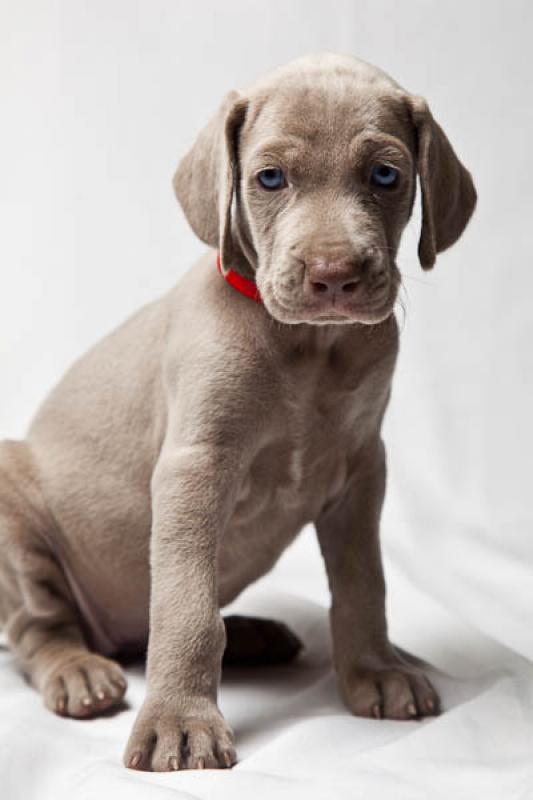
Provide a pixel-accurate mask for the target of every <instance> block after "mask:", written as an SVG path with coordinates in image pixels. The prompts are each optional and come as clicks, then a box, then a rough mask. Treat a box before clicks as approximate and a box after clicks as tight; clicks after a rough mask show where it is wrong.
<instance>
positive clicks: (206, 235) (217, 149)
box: [173, 92, 248, 268]
mask: <svg viewBox="0 0 533 800" xmlns="http://www.w3.org/2000/svg"><path fill="white" fill-rule="evenodd" d="M247 107H248V101H247V100H246V99H245V98H243V97H242V96H241V95H239V94H238V92H230V93H229V94H228V95H227V96H226V97H225V99H224V101H223V103H222V105H221V107H220V108H219V110H218V112H217V113H216V114H215V116H214V117H213V118H212V119H211V121H210V122H209V123H208V125H206V127H205V128H204V129H203V131H202V132H201V133H200V135H199V136H198V138H197V139H196V142H195V143H194V145H193V146H192V148H191V149H190V150H189V152H188V153H187V155H186V156H184V158H183V159H182V160H181V162H180V164H179V166H178V169H177V170H176V173H175V175H174V180H173V185H174V191H175V193H176V197H177V198H178V202H179V203H180V205H181V207H182V209H183V211H184V213H185V216H186V217H187V221H188V223H189V225H190V226H191V228H192V229H193V231H194V232H195V234H196V235H197V236H198V238H199V239H201V240H202V241H203V242H205V243H206V244H208V245H209V246H210V247H214V248H217V249H218V250H219V252H220V259H221V262H222V266H223V267H224V265H226V268H229V267H230V266H231V264H232V261H233V258H234V256H235V248H236V247H238V245H237V244H236V243H234V242H233V238H232V232H231V206H232V201H233V193H234V188H235V181H236V178H237V171H238V164H237V138H238V131H239V128H240V126H241V125H242V123H243V122H244V118H245V116H246V110H247Z"/></svg>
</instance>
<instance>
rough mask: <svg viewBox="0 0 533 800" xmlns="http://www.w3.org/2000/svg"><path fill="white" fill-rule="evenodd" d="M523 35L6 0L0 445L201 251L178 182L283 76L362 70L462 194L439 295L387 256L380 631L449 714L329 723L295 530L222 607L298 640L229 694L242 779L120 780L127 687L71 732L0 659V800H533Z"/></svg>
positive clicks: (516, 18) (528, 121)
mask: <svg viewBox="0 0 533 800" xmlns="http://www.w3.org/2000/svg"><path fill="white" fill-rule="evenodd" d="M532 23H533V4H531V3H530V2H529V0H515V1H514V2H513V3H503V2H498V0H492V1H491V0H485V2H483V3H481V2H470V3H465V2H464V0H447V2H445V3H444V2H442V1H441V0H411V1H410V2H409V3H398V2H395V1H394V0H336V2H334V3H332V2H330V0H291V2H289V3H287V2H286V0H228V2H218V0H195V2H194V3H193V2H189V0H140V1H139V2H137V3H131V1H130V0H94V1H93V2H91V3H90V4H87V3H84V2H78V1H77V0H24V2H17V3H9V2H7V1H6V2H3V3H0V52H1V53H2V66H3V68H2V69H1V70H0V81H1V84H0V87H1V92H2V97H1V100H2V103H1V112H0V113H1V114H2V119H1V130H2V146H1V147H0V175H1V179H0V214H1V219H2V236H1V237H0V263H1V264H2V291H1V292H0V437H1V438H3V437H5V436H16V435H22V434H23V431H24V429H25V427H26V425H27V423H28V420H29V418H30V416H31V414H32V413H33V412H34V410H35V408H36V406H37V404H38V402H39V401H40V400H41V398H42V397H43V395H44V393H45V391H46V390H47V389H48V388H49V387H50V386H51V384H52V383H53V382H55V381H56V380H57V379H58V377H59V376H60V375H61V374H62V372H63V371H64V370H65V368H66V367H67V365H68V364H69V363H70V362H71V361H72V360H73V359H74V358H75V357H77V356H78V355H79V354H80V353H81V352H83V351H84V350H85V349H87V347H88V346H89V345H90V344H91V343H92V342H93V341H95V340H96V339H98V338H99V337H100V336H102V335H103V334H104V333H105V332H106V331H107V330H109V329H110V328H112V327H113V326H115V325H116V324H117V323H118V322H119V321H120V320H121V319H122V318H123V317H124V316H126V315H127V314H129V313H130V312H131V311H133V310H134V309H135V308H136V307H138V306H139V305H141V304H142V303H144V302H146V301H148V300H150V299H151V298H152V297H154V296H155V295H156V294H157V293H158V292H161V291H164V290H165V289H166V288H167V287H169V286H170V285H172V284H173V283H174V282H175V280H176V279H177V277H178V276H179V274H180V272H181V271H182V270H183V269H184V268H185V267H186V266H187V265H188V264H190V263H191V261H192V259H193V258H194V257H195V256H196V254H197V253H199V252H200V251H201V249H202V248H201V246H200V245H199V244H198V243H197V242H196V241H195V240H194V237H193V236H192V234H191V233H190V231H189V230H188V229H187V226H186V224H185V222H184V220H183V218H182V217H181V216H180V215H179V214H178V212H177V209H176V206H175V202H174V199H173V198H172V194H171V191H170V186H169V183H170V176H171V174H172V170H173V168H174V165H175V164H176V162H177V159H178V157H179V154H180V153H183V152H184V150H185V148H186V147H187V146H188V144H189V143H190V142H191V141H192V139H193V137H194V135H195V134H196V132H197V131H198V129H199V127H200V125H202V124H203V123H204V122H205V120H206V119H207V117H208V116H209V115H210V113H211V112H212V111H213V110H214V109H215V108H216V106H217V105H218V103H219V101H220V98H221V97H222V96H223V94H224V93H225V92H226V91H227V90H228V89H230V88H232V87H235V86H237V87H238V86H242V85H243V84H246V83H248V82H249V81H250V80H251V79H253V78H254V77H255V76H257V75H259V74H261V73H263V72H265V71H266V70H268V69H270V68H271V67H272V66H274V65H275V64H277V63H281V62H284V61H286V60H288V59H289V58H292V57H293V56H296V55H298V54H301V53H305V52H312V51H316V50H321V49H336V50H341V51H346V52H352V53H355V54H357V55H359V56H361V57H363V58H366V59H368V60H369V61H371V62H373V63H376V64H379V65H381V66H382V67H384V68H385V69H387V70H388V71H389V72H390V73H391V74H392V75H393V76H394V77H395V78H397V79H398V80H399V81H400V82H401V83H402V84H404V85H405V86H406V87H407V88H408V89H411V90H412V91H415V92H417V93H419V94H423V95H425V96H426V97H427V98H428V100H429V102H430V105H431V107H432V110H433V112H434V115H435V117H436V118H437V119H438V120H439V122H440V123H441V124H442V125H443V127H444V129H445V130H446V132H447V133H448V135H449V137H450V139H451V141H452V143H453V145H454V146H455V147H456V149H457V152H458V154H459V155H460V156H461V157H462V158H463V159H464V161H465V163H466V164H467V166H468V167H469V168H470V169H471V170H472V173H473V175H474V177H475V181H476V185H477V187H478V191H479V207H478V210H477V212H476V216H475V219H474V221H473V222H472V224H471V225H470V227H469V229H468V231H467V233H466V234H465V236H464V237H463V238H462V239H461V241H460V242H459V243H458V245H457V246H456V247H455V248H453V249H452V250H451V251H450V252H449V253H446V254H444V255H442V256H441V257H440V258H439V259H438V262H437V266H436V268H435V270H434V272H432V273H430V274H423V273H422V272H421V271H420V269H419V267H418V265H417V263H416V243H417V236H418V225H417V221H416V219H415V221H414V222H413V224H412V225H411V226H410V227H409V228H408V230H407V231H406V235H405V239H404V245H403V247H402V252H401V257H400V266H401V268H402V272H403V273H404V274H405V276H406V277H405V286H406V292H405V294H404V298H403V299H404V304H405V306H406V313H405V321H404V324H403V333H402V348H401V354H400V359H399V365H398V371H397V376H396V380H395V384H394V392H393V400H392V405H391V409H390V412H389V414H388V416H387V420H386V430H385V434H386V440H387V445H388V452H389V465H390V481H389V491H388V497H387V504H386V509H385V514H384V520H383V538H384V548H385V553H386V556H387V562H386V563H387V572H388V577H389V582H388V585H389V594H388V601H389V618H390V624H391V631H392V634H393V638H394V640H395V641H396V642H397V643H398V644H400V645H402V646H403V647H405V648H407V649H409V650H411V651H413V652H415V653H416V654H417V655H420V656H423V657H425V658H426V659H428V660H429V661H431V662H432V663H433V664H434V665H435V666H436V667H437V668H438V670H439V672H438V673H437V674H436V675H435V676H434V679H435V683H436V685H437V687H438V688H439V690H440V692H441V694H442V698H443V704H444V709H445V713H444V714H443V715H442V716H441V717H439V718H438V719H436V720H432V721H428V722H424V723H421V724H419V723H395V722H375V721H365V720H360V719H355V718H351V717H350V716H349V715H348V714H347V712H346V711H345V710H344V709H343V708H342V705H341V703H340V700H339V699H338V696H337V694H336V690H335V687H334V681H333V678H332V674H331V671H330V666H329V661H328V658H327V647H326V643H327V625H326V611H325V607H326V605H327V591H326V586H325V580H324V577H323V570H322V567H321V564H320V557H319V555H318V552H317V548H316V545H315V544H314V543H313V537H312V536H311V534H310V533H309V532H307V533H306V534H304V536H303V538H302V539H301V540H300V541H298V542H297V543H296V545H295V547H293V548H292V549H291V551H290V552H289V553H288V554H287V556H286V557H285V558H284V559H283V561H282V562H281V564H280V565H279V566H278V567H277V569H276V570H275V572H274V573H273V574H272V575H271V576H269V577H268V578H267V579H265V580H264V581H263V582H262V585H261V586H258V587H253V588H252V589H250V590H249V591H248V592H247V593H246V596H245V597H243V598H242V600H241V601H239V602H240V603H242V606H240V607H249V608H251V609H254V610H256V611H257V612H258V613H261V614H262V615H265V616H268V615H272V616H275V615H276V614H277V615H278V616H280V617H283V618H285V619H286V620H287V621H288V622H291V623H292V624H293V625H294V627H295V629H297V630H298V631H299V632H300V634H301V636H302V637H303V638H304V640H305V643H306V646H307V651H306V654H305V656H304V657H303V659H302V661H301V663H300V664H295V665H294V666H293V667H291V668H290V669H289V668H287V669H284V670H276V671H274V670H271V671H267V672H265V671H263V672H256V673H251V672H246V673H244V672H243V673H240V674H239V675H236V674H234V675H232V676H231V677H228V676H227V677H226V678H225V680H224V684H223V687H222V693H221V704H222V708H223V710H224V711H225V712H226V714H227V717H228V720H229V722H230V724H232V725H233V726H234V728H235V730H236V735H237V745H238V750H239V755H240V759H241V760H240V762H239V765H238V766H237V767H236V768H235V769H234V770H232V771H231V772H222V773H214V772H205V773H203V774H202V773H189V774H177V775H175V774H174V775H167V776H158V775H147V774H135V773H132V772H129V771H126V770H125V769H124V768H123V767H122V766H121V761H120V757H121V753H122V750H123V747H124V744H125V742H126V739H127V736H128V732H129V729H130V726H131V724H132V721H133V716H134V710H135V708H137V707H138V705H139V703H140V701H141V698H142V694H143V679H142V675H141V673H140V672H139V670H137V671H135V670H134V671H130V675H129V677H130V681H131V689H130V692H129V695H128V697H129V700H130V702H131V705H132V708H131V709H130V710H128V711H125V712H124V713H120V714H118V715H116V716H114V717H109V718H106V719H102V720H96V721H91V722H75V721H65V720H60V719H57V718H54V717H53V716H52V715H50V714H49V713H48V712H46V711H45V710H44V709H43V708H42V706H41V702H40V699H39V698H38V697H37V695H36V694H35V693H34V692H33V691H32V690H31V689H30V688H28V687H27V686H26V685H25V684H24V682H23V680H22V679H21V677H20V676H19V674H18V672H17V671H16V667H15V665H14V664H13V660H12V657H11V656H10V654H9V653H8V652H7V651H4V652H1V653H0V798H1V800H18V798H24V800H34V798H35V800H48V798H53V799H54V800H63V799H65V800H66V798H69V800H70V798H76V800H89V798H90V799H91V800H92V798H97V797H105V798H108V797H112V798H115V799H116V800H119V798H122V797H124V798H126V797H127V798H132V799H133V800H135V798H137V797H138V798H142V800H149V799H150V798H152V797H158V798H166V797H167V796H168V797H169V798H170V797H172V798H179V797H182V798H189V800H190V798H215V797H216V798H217V800H223V798H226V797H228V798H229V797H231V798H232V800H240V798H247V799H248V798H250V797H252V798H254V800H260V799H261V798H263V797H264V798H267V797H268V798H272V797H274V798H275V799H276V800H285V798H291V800H294V798H300V797H301V798H306V800H314V798H328V799H329V798H335V800H337V798H339V799H340V800H342V799H343V798H349V799H350V800H353V798H359V797H364V798H365V800H373V798H379V800H382V799H383V798H385V799H387V798H394V800H418V798H420V799H421V800H427V798H431V800H440V798H443V800H462V798H465V800H466V799H467V798H468V800H471V798H472V797H481V798H483V800H493V799H494V800H530V798H531V797H533V776H532V772H531V771H532V768H533V696H532V691H533V690H532V687H533V674H532V667H531V664H530V662H529V661H527V659H533V624H532V622H533V614H532V611H533V555H532V549H531V531H532V528H533V525H532V523H533V513H532V502H531V487H530V483H531V475H532V466H533V464H532V457H531V453H532V452H533V447H532V445H533V441H532V436H531V433H532V425H531V411H530V407H531V396H532V391H531V390H532V388H533V362H532V352H533V350H532V348H531V341H532V338H533V337H532V324H531V291H532V289H533V270H532V269H531V253H532V252H533V226H532V225H531V220H532V218H533V201H532V197H533V193H532V191H531V186H532V176H533V161H532V152H533V149H532V147H531V142H532V141H533V113H532V104H531V86H532V85H533V80H532V78H533V75H532V59H531V37H532V28H533V25H532ZM400 316H401V314H400ZM0 558H1V554H0ZM287 591H290V593H291V594H290V595H287Z"/></svg>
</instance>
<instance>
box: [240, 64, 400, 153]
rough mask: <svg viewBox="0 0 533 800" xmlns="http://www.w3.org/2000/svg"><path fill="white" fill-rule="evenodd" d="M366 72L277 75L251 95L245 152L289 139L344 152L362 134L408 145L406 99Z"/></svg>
mask: <svg viewBox="0 0 533 800" xmlns="http://www.w3.org/2000/svg"><path fill="white" fill-rule="evenodd" d="M364 66H365V69H363V70H361V71H360V70H358V69H331V67H330V68H327V69H322V70H321V69H315V70H312V71H311V74H308V72H306V71H305V70H303V71H296V72H289V73H288V74H284V73H279V74H278V75H276V77H275V79H272V80H271V81H270V82H268V83H266V84H263V85H261V86H260V87H258V88H257V89H256V91H252V92H251V93H250V94H249V99H250V105H249V113H248V115H247V120H246V123H245V125H244V127H243V130H242V136H243V146H244V147H245V148H246V147H247V146H254V145H256V144H258V143H259V142H260V141H261V139H265V138H269V139H274V138H276V137H280V138H281V137H287V138H291V139H293V140H294V141H298V140H301V141H302V142H304V143H306V145H308V146H309V145H311V146H313V147H315V146H318V147H320V148H321V149H322V148H323V147H326V148H331V147H334V148H335V149H338V148H340V147H341V148H342V147H347V146H348V145H349V143H350V142H351V141H352V139H353V138H354V137H355V136H357V135H358V134H360V133H362V132H365V131H369V132H372V131H379V132H382V133H388V134H391V135H393V136H397V137H399V138H401V139H403V140H404V141H405V142H406V144H410V143H411V128H412V125H411V122H410V119H409V115H408V113H407V104H406V103H405V93H404V92H403V91H402V90H401V89H400V87H398V86H397V85H396V84H394V83H393V82H392V81H390V80H389V79H387V77H386V76H385V77H384V78H383V77H382V75H383V73H381V72H379V71H377V74H374V72H373V71H372V70H370V71H369V72H368V71H367V70H366V66H367V65H364Z"/></svg>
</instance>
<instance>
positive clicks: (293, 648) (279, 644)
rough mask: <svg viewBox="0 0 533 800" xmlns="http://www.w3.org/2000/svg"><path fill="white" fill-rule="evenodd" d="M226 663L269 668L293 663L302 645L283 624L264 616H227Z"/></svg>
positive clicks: (224, 661) (224, 658) (224, 662)
mask: <svg viewBox="0 0 533 800" xmlns="http://www.w3.org/2000/svg"><path fill="white" fill-rule="evenodd" d="M224 625H225V627H226V649H225V651H224V657H223V664H226V665H228V664H234V665H242V666H268V665H273V664H288V663H289V662H290V661H293V660H294V659H295V658H296V656H297V655H298V653H299V652H300V650H301V649H302V643H301V641H300V640H299V639H298V637H297V636H296V635H295V634H294V633H293V632H292V631H291V629H290V628H288V627H287V626H286V625H285V624H284V623H283V622H277V621H276V620H273V619H263V618H262V617H240V616H229V617H224Z"/></svg>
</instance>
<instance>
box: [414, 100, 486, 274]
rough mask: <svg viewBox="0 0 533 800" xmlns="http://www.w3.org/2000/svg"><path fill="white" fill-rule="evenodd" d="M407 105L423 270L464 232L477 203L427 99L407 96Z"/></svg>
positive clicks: (472, 190)
mask: <svg viewBox="0 0 533 800" xmlns="http://www.w3.org/2000/svg"><path fill="white" fill-rule="evenodd" d="M409 104H410V107H411V115H412V119H413V122H414V125H415V129H416V133H417V142H418V164H417V168H418V174H419V176H420V187H421V190H422V231H421V233H420V242H419V245H418V257H419V259H420V263H421V265H422V267H423V269H431V267H432V266H433V265H434V263H435V258H436V255H437V253H440V252H441V251H442V250H446V248H447V247H450V246H451V245H452V244H454V242H456V241H457V239H458V238H459V237H460V235H461V234H462V232H463V231H464V229H465V227H466V225H467V223H468V220H469V219H470V217H471V216H472V212H473V210H474V208H475V205H476V190H475V188H474V183H473V181H472V178H471V176H470V173H469V172H468V170H466V169H465V168H464V167H463V165H462V164H461V162H460V161H459V159H458V158H457V156H456V155H455V153H454V151H453V149H452V146H451V144H450V142H449V141H448V139H447V137H446V134H445V133H444V131H443V130H442V128H441V127H440V125H438V124H437V123H436V122H435V120H434V119H433V117H432V115H431V111H430V110H429V108H428V106H427V103H426V101H425V100H424V99H423V98H421V97H410V98H409Z"/></svg>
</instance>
